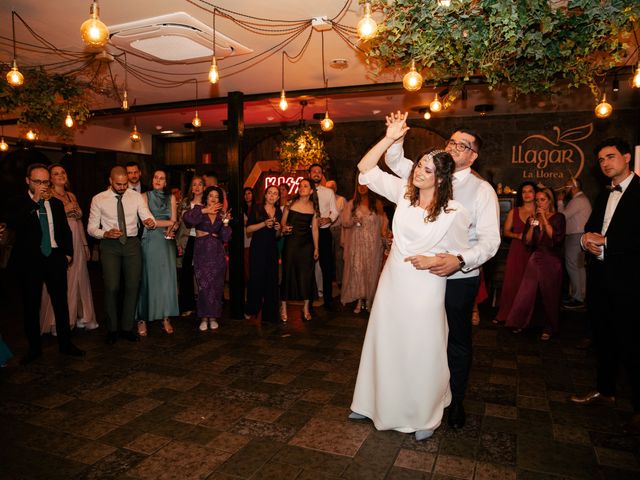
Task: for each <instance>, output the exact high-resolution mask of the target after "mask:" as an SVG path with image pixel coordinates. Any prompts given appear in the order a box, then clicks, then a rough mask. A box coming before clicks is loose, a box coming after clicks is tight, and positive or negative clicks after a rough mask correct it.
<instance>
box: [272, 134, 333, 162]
mask: <svg viewBox="0 0 640 480" xmlns="http://www.w3.org/2000/svg"><path fill="white" fill-rule="evenodd" d="M282 134H283V136H284V139H283V140H282V143H281V144H280V165H281V166H282V173H294V172H295V171H296V170H307V169H308V168H309V167H310V166H311V165H313V164H314V163H319V164H321V165H324V163H325V162H326V160H327V159H328V155H327V152H326V151H325V149H324V142H323V141H322V140H321V139H320V138H319V137H318V135H317V134H316V133H315V132H314V131H313V130H312V129H311V127H307V126H299V127H296V128H291V129H288V130H284V131H283V132H282Z"/></svg>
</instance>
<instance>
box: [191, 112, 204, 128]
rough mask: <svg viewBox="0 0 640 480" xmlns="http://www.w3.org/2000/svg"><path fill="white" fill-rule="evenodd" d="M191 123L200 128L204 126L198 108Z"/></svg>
mask: <svg viewBox="0 0 640 480" xmlns="http://www.w3.org/2000/svg"><path fill="white" fill-rule="evenodd" d="M191 125H193V126H194V128H200V127H201V126H202V120H200V117H199V116H198V110H196V115H195V116H194V117H193V119H192V120H191Z"/></svg>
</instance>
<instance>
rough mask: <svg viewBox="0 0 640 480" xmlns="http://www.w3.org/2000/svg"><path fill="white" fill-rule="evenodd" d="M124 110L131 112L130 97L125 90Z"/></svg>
mask: <svg viewBox="0 0 640 480" xmlns="http://www.w3.org/2000/svg"><path fill="white" fill-rule="evenodd" d="M120 108H122V110H124V111H127V110H129V97H128V95H127V91H126V90H125V91H124V93H123V94H122V107H120Z"/></svg>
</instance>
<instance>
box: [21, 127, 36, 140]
mask: <svg viewBox="0 0 640 480" xmlns="http://www.w3.org/2000/svg"><path fill="white" fill-rule="evenodd" d="M24 136H25V137H26V139H27V140H29V141H31V142H33V141H34V140H35V139H36V138H38V134H37V133H36V132H34V131H33V130H32V129H29V131H28V132H27V133H25V134H24Z"/></svg>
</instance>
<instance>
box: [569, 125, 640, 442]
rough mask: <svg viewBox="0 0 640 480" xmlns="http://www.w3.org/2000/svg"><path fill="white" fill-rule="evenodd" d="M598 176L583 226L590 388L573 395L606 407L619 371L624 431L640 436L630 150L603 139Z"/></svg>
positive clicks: (637, 200) (635, 198) (639, 236)
mask: <svg viewBox="0 0 640 480" xmlns="http://www.w3.org/2000/svg"><path fill="white" fill-rule="evenodd" d="M595 153H596V158H597V159H598V163H599V164H600V169H601V170H602V173H604V175H605V176H606V177H607V178H609V179H610V180H611V183H610V185H608V188H607V191H603V192H602V193H601V194H600V195H598V198H597V199H596V201H595V203H594V206H593V211H592V212H591V216H590V217H589V220H588V221H587V223H586V225H585V227H584V231H585V233H584V235H583V236H582V239H581V244H582V247H583V248H584V249H585V250H586V251H587V253H588V263H587V265H588V267H587V308H588V311H589V318H590V321H591V323H592V325H593V326H594V340H595V344H596V365H597V380H596V389H595V390H592V391H590V392H588V393H587V394H585V395H575V396H573V397H571V401H572V402H574V403H578V404H582V405H585V404H592V403H593V404H598V403H599V404H607V405H611V406H613V405H614V404H615V401H616V398H615V395H616V384H617V377H618V375H617V373H618V369H619V367H623V368H624V369H625V370H626V372H627V378H628V381H629V383H630V384H631V406H632V408H633V415H632V416H631V419H630V420H629V422H628V423H627V424H626V425H625V426H624V431H625V432H626V433H628V434H632V435H640V354H638V342H640V324H639V323H638V306H637V304H638V297H637V289H638V272H639V271H640V215H638V211H640V178H639V177H638V175H636V174H635V173H633V169H632V168H633V160H632V155H633V150H632V149H631V147H630V146H629V143H627V141H626V140H623V139H621V138H608V139H606V140H604V141H603V142H601V143H600V144H599V145H598V146H597V147H596V149H595Z"/></svg>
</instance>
